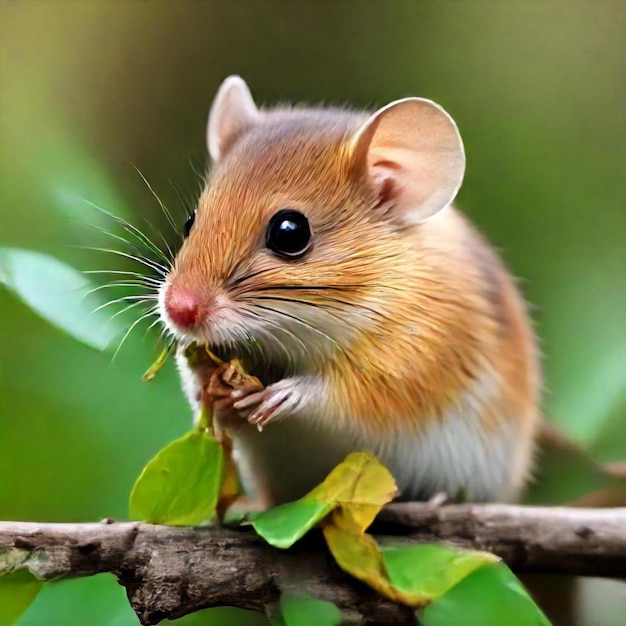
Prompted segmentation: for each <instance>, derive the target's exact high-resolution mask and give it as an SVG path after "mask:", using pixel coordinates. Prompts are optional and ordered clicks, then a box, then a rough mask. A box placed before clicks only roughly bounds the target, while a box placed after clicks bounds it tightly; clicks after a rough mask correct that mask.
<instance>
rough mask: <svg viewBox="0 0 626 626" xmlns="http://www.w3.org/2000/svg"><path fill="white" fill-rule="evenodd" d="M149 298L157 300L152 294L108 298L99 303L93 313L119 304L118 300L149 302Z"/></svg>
mask: <svg viewBox="0 0 626 626" xmlns="http://www.w3.org/2000/svg"><path fill="white" fill-rule="evenodd" d="M150 300H157V298H156V296H153V295H151V294H143V295H140V296H122V297H121V298H115V299H113V300H109V301H108V302H105V303H104V304H101V305H100V306H98V307H96V308H95V309H94V310H93V313H97V312H98V311H101V310H102V309H106V308H107V307H108V306H111V305H112V304H119V303H120V302H134V301H138V302H145V303H146V304H147V303H148V302H150Z"/></svg>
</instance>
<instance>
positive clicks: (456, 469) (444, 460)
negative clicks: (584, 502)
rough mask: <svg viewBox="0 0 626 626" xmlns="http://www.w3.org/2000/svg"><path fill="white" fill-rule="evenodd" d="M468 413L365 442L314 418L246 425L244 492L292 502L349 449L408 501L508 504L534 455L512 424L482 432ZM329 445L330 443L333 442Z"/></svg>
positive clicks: (239, 447)
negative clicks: (378, 465)
mask: <svg viewBox="0 0 626 626" xmlns="http://www.w3.org/2000/svg"><path fill="white" fill-rule="evenodd" d="M472 417H473V416H471V415H463V416H462V415H449V416H448V417H447V418H446V419H445V420H444V421H443V422H442V423H440V424H436V425H432V426H430V427H428V428H425V429H424V430H423V431H422V432H421V433H419V434H415V433H410V434H407V433H406V432H404V433H402V432H397V433H395V435H394V436H392V437H389V438H387V439H385V440H378V441H363V440H359V439H358V438H355V437H351V436H350V435H349V434H346V433H339V432H338V431H337V430H335V429H333V432H332V436H331V433H329V432H328V431H325V430H323V425H322V424H320V423H319V422H317V423H316V422H314V421H310V420H300V419H298V418H294V419H290V418H286V419H285V420H284V421H282V422H279V423H275V424H268V426H267V427H266V429H265V430H264V431H263V432H261V433H259V432H258V431H257V430H256V428H252V427H250V428H248V427H246V428H244V429H242V430H241V431H239V433H238V436H237V437H236V439H235V453H236V459H237V462H238V465H239V468H240V471H241V475H242V479H243V482H244V485H245V487H246V490H247V491H248V492H249V493H250V492H251V493H253V494H255V495H259V496H261V498H262V499H263V500H266V499H267V500H268V501H269V502H270V503H272V504H276V503H281V502H286V501H291V500H295V499H297V498H299V497H301V496H303V495H304V494H305V493H306V492H307V491H309V490H311V489H312V488H313V487H315V486H316V485H317V484H319V483H320V482H321V481H322V480H323V479H324V478H325V477H326V475H327V474H328V473H329V472H330V471H331V470H332V469H333V467H335V466H336V465H337V464H338V463H339V462H340V461H342V460H343V459H344V458H345V457H346V456H347V455H348V454H349V453H350V452H353V451H357V450H364V451H368V452H372V453H373V454H374V455H376V456H377V458H379V459H380V461H381V462H382V463H383V464H384V465H385V466H386V467H388V468H389V470H390V471H391V473H392V474H393V475H394V477H395V479H396V482H397V484H398V487H399V488H400V491H401V495H400V497H401V498H402V499H403V500H425V499H428V498H430V497H432V496H433V495H435V494H436V493H438V492H441V491H443V492H445V493H446V494H448V496H450V497H451V498H454V497H463V498H464V499H466V500H469V501H483V500H491V501H508V500H511V499H513V498H515V497H516V496H517V493H518V491H519V489H520V487H521V485H522V484H523V481H524V478H525V466H526V465H527V458H528V454H529V453H530V450H521V449H520V447H519V437H518V436H517V434H516V433H515V432H514V429H513V428H512V427H511V426H508V427H505V428H503V429H502V430H501V432H500V434H499V435H495V436H494V433H493V432H492V433H491V434H490V440H489V442H487V441H486V439H485V435H484V433H482V432H481V430H480V429H478V428H476V427H475V426H473V427H472V425H471V422H472ZM329 441H332V442H333V443H331V444H329Z"/></svg>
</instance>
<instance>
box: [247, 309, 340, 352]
mask: <svg viewBox="0 0 626 626" xmlns="http://www.w3.org/2000/svg"><path fill="white" fill-rule="evenodd" d="M254 306H255V307H257V308H259V309H262V310H263V311H268V312H269V313H275V314H276V315H282V316H283V317H286V318H287V319H290V320H293V321H294V322H296V323H297V324H300V325H301V326H304V328H308V329H309V330H311V331H313V332H315V333H317V334H318V335H321V336H322V337H324V339H326V340H327V341H329V342H330V343H331V344H332V345H333V346H335V347H336V348H337V349H339V350H340V351H341V352H344V349H343V347H342V346H341V345H340V344H338V343H337V342H336V341H335V340H334V339H333V338H332V337H330V336H329V335H327V334H326V333H325V332H323V331H321V330H320V329H319V328H316V327H315V326H313V325H311V324H309V323H308V322H305V321H304V320H301V319H300V318H299V317H296V316H295V315H291V314H289V313H285V312H284V311H281V310H280V309H276V308H273V307H270V306H264V305H262V304H255V305H254Z"/></svg>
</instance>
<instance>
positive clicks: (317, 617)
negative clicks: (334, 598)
mask: <svg viewBox="0 0 626 626" xmlns="http://www.w3.org/2000/svg"><path fill="white" fill-rule="evenodd" d="M280 611H281V614H282V618H283V621H284V623H285V625H286V626H338V624H341V612H340V611H339V609H338V608H337V607H336V606H335V605H334V604H333V603H332V602H328V601H327V600H319V599H317V598H313V597H312V596H299V595H291V594H283V595H282V596H281V598H280Z"/></svg>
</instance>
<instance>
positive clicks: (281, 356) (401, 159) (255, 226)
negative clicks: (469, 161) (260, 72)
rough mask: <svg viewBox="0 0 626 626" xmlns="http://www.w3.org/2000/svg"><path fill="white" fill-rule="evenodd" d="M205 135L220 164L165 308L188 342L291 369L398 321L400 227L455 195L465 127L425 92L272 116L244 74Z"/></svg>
mask: <svg viewBox="0 0 626 626" xmlns="http://www.w3.org/2000/svg"><path fill="white" fill-rule="evenodd" d="M207 139H208V148H209V153H210V155H211V158H212V160H213V168H212V170H211V174H210V176H209V178H208V182H207V185H206V188H205V190H204V192H203V193H202V195H201V197H200V200H199V203H198V208H197V211H196V213H195V214H194V216H193V217H192V218H190V220H189V221H188V223H187V224H186V226H185V235H186V238H185V241H184V243H183V245H182V247H181V249H180V251H179V253H178V255H177V258H176V261H175V264H174V267H173V269H172V271H171V272H170V274H169V275H168V277H167V279H166V281H165V282H164V284H163V285H162V288H161V290H160V298H159V299H160V311H161V316H162V318H163V320H164V322H165V324H166V325H167V327H168V328H169V330H170V331H171V332H172V334H174V336H175V337H177V338H178V339H179V340H180V341H182V342H183V343H184V342H191V341H198V342H206V343H208V344H209V345H210V346H211V347H212V349H214V350H217V351H218V352H220V351H221V352H222V353H223V354H224V355H225V356H227V357H228V358H231V357H233V356H241V357H243V358H244V359H245V358H246V355H247V356H248V357H250V355H257V357H258V358H259V360H261V361H264V362H265V363H273V364H274V365H275V366H276V367H277V368H278V369H279V370H281V372H282V374H283V375H284V374H289V373H296V372H299V371H303V370H306V369H307V368H310V367H313V366H314V365H315V363H316V362H319V361H318V359H324V358H327V357H328V356H329V355H330V354H332V353H333V351H335V350H338V349H339V350H341V349H344V348H345V347H346V346H348V345H349V344H350V343H351V342H352V341H353V340H354V339H355V337H357V336H358V335H359V334H360V333H363V332H367V330H368V328H369V329H371V328H373V327H375V325H376V324H377V323H381V321H382V320H385V319H388V318H389V316H390V315H393V289H392V286H393V285H394V284H398V288H400V289H401V288H402V287H401V283H402V276H403V274H404V273H406V272H409V271H410V270H411V268H410V267H409V266H407V263H408V262H407V256H406V255H405V254H403V250H404V251H406V246H407V245H408V244H406V242H405V238H403V237H402V232H403V231H405V230H406V229H407V228H415V227H417V228H419V224H420V223H421V222H423V221H425V220H427V219H429V218H430V217H432V216H433V215H435V214H436V213H437V212H439V211H440V210H441V209H443V208H444V207H446V206H447V205H448V204H449V203H450V202H451V201H452V200H453V198H454V196H455V195H456V192H457V190H458V188H459V186H460V184H461V180H462V177H463V172H464V167H465V157H464V152H463V145H462V142H461V139H460V136H459V133H458V130H457V127H456V125H455V124H454V122H453V121H452V119H451V118H450V116H449V115H448V114H447V113H446V112H445V111H443V110H442V109H441V108H440V107H439V106H437V105H435V104H434V103H432V102H430V101H428V100H423V99H419V98H407V99H405V100H399V101H397V102H394V103H392V104H389V105H388V106H386V107H384V108H382V109H380V110H379V111H378V112H376V113H375V114H373V115H368V114H363V113H354V112H350V111H345V110H339V109H328V108H319V109H304V108H302V109H301V108H295V109H291V108H278V109H273V110H267V111H264V110H259V109H257V107H256V105H255V104H254V101H253V100H252V96H251V95H250V91H249V90H248V87H247V86H246V84H245V83H244V81H243V80H242V79H241V78H239V77H235V76H233V77H230V78H228V79H226V81H224V83H223V84H222V86H221V88H220V90H219V92H218V94H217V97H216V99H215V101H214V103H213V106H212V108H211V112H210V116H209V124H208V132H207ZM416 225H417V226H416ZM248 365H250V367H251V368H252V369H254V366H253V364H250V363H248ZM264 382H266V381H264Z"/></svg>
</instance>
